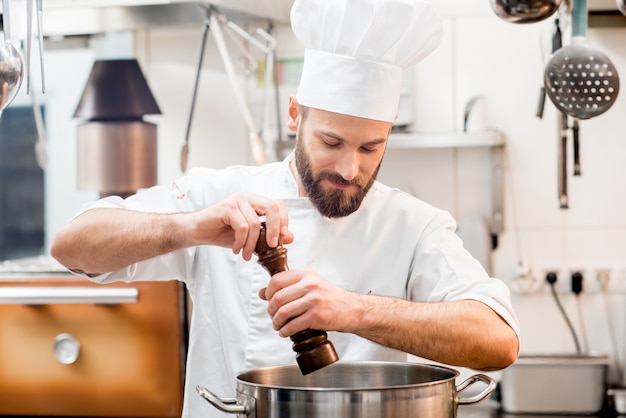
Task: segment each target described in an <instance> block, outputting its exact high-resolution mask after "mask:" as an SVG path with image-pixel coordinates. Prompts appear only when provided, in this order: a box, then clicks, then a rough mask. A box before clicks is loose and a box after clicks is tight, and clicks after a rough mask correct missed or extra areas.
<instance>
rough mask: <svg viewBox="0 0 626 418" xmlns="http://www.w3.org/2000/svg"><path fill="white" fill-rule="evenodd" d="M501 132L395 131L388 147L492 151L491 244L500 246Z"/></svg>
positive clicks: (502, 208)
mask: <svg viewBox="0 0 626 418" xmlns="http://www.w3.org/2000/svg"><path fill="white" fill-rule="evenodd" d="M505 144H506V139H505V136H504V134H502V133H501V132H498V131H495V130H491V131H484V132H447V133H446V132H444V133H421V132H420V133H392V134H391V135H389V142H388V145H387V148H389V149H403V150H409V149H440V148H455V149H456V148H472V147H474V148H476V147H482V148H487V149H490V151H491V219H490V227H489V229H490V233H491V247H492V249H496V248H497V246H498V235H499V234H500V233H502V231H503V230H504V215H503V214H504V146H505Z"/></svg>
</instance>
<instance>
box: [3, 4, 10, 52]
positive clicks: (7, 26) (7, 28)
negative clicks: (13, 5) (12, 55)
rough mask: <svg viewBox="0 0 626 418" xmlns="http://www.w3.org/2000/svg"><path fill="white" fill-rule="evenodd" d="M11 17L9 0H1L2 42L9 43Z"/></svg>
mask: <svg viewBox="0 0 626 418" xmlns="http://www.w3.org/2000/svg"><path fill="white" fill-rule="evenodd" d="M10 25H11V17H10V13H9V0H2V26H3V28H4V29H3V32H4V43H5V44H10V43H11V26H10Z"/></svg>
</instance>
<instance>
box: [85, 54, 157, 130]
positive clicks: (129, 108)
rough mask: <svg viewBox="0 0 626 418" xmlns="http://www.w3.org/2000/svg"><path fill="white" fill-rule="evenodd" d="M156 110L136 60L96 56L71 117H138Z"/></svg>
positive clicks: (110, 118)
mask: <svg viewBox="0 0 626 418" xmlns="http://www.w3.org/2000/svg"><path fill="white" fill-rule="evenodd" d="M156 114H161V110H160V109H159V105H158V104H157V102H156V100H155V99H154V96H153V95H152V92H151V91H150V87H148V83H147V81H146V78H145V77H144V75H143V73H142V71H141V68H140V67H139V63H138V62H137V60H135V59H123V60H97V61H96V62H94V64H93V68H92V69H91V74H90V75H89V79H88V80H87V85H86V86H85V90H84V91H83V95H82V97H81V98H80V102H79V103H78V106H77V108H76V111H75V112H74V118H82V119H89V120H99V121H106V120H137V119H141V118H142V117H143V115H156Z"/></svg>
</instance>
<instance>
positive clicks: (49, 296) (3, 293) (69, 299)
mask: <svg viewBox="0 0 626 418" xmlns="http://www.w3.org/2000/svg"><path fill="white" fill-rule="evenodd" d="M138 298H139V290H138V289H137V288H130V287H125V288H93V287H50V286H11V287H0V305H53V304H65V303H71V304H91V303H94V304H100V305H115V304H119V303H137V300H138Z"/></svg>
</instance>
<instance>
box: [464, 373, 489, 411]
mask: <svg viewBox="0 0 626 418" xmlns="http://www.w3.org/2000/svg"><path fill="white" fill-rule="evenodd" d="M479 381H480V382H483V383H486V384H487V387H486V388H485V389H483V391H482V392H480V393H479V394H477V395H474V396H472V397H469V398H459V405H471V404H474V403H477V402H480V401H482V400H483V399H485V398H486V397H487V396H489V395H491V394H492V393H493V391H494V390H496V381H495V380H493V379H492V378H491V377H489V376H487V375H485V374H475V375H474V376H471V377H469V378H468V379H467V380H465V381H464V382H463V383H461V384H460V385H459V386H457V388H456V391H457V393H461V392H463V391H464V390H465V389H467V388H468V387H470V386H471V385H473V384H474V383H476V382H479Z"/></svg>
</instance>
